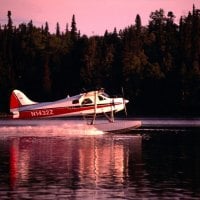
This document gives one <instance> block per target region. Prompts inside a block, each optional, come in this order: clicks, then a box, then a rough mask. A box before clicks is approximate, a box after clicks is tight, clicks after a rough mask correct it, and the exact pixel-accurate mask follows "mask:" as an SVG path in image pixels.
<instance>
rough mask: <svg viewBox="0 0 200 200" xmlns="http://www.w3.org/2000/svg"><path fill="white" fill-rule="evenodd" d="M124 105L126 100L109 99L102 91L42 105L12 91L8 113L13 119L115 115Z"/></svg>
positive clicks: (17, 91)
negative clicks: (112, 113) (111, 113)
mask: <svg viewBox="0 0 200 200" xmlns="http://www.w3.org/2000/svg"><path fill="white" fill-rule="evenodd" d="M126 103H128V100H126V99H124V98H110V97H109V96H108V95H107V94H106V93H105V92H104V91H103V90H96V91H90V92H85V93H81V94H79V95H75V96H71V97H66V98H64V99H61V100H58V101H54V102H43V103H38V102H34V101H32V100H30V99H29V98H28V97H27V96H26V95H25V94H24V93H22V92H21V91H19V90H13V92H12V94H11V97H10V112H11V114H12V118H15V119H30V118H50V117H70V116H84V115H93V114H95V115H96V114H101V113H109V112H114V113H116V112H119V111H121V110H123V109H125V104H126Z"/></svg>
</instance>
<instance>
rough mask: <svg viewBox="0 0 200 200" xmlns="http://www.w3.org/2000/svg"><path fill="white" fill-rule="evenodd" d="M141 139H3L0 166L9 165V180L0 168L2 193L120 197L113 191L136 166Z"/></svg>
mask: <svg viewBox="0 0 200 200" xmlns="http://www.w3.org/2000/svg"><path fill="white" fill-rule="evenodd" d="M141 142H142V137H141V136H140V135H137V136H130V137H127V138H126V137H116V136H114V135H109V136H98V137H97V136H96V137H89V136H88V137H74V138H73V137H70V138H34V137H21V138H11V139H5V140H2V141H1V143H2V144H3V145H1V151H2V152H3V154H4V155H7V154H8V153H9V156H4V155H2V154H1V166H4V169H5V168H7V167H8V168H9V180H8V179H7V176H8V174H7V172H6V171H5V170H3V169H2V170H1V172H2V173H1V175H0V178H1V180H3V183H4V184H3V186H2V185H1V194H2V192H3V191H7V192H8V193H10V194H14V196H15V197H20V198H23V197H25V196H26V195H28V196H31V197H37V198H38V197H41V195H44V194H45V195H50V196H52V195H53V196H55V195H61V196H62V197H69V196H71V195H72V196H76V197H77V198H79V195H80V198H81V197H82V195H86V197H87V196H88V197H90V196H91V195H95V197H99V198H101V199H102V198H103V197H104V196H105V195H108V196H110V195H112V196H113V195H114V196H115V195H116V196H118V195H119V196H124V195H125V193H124V192H122V191H118V190H120V189H122V188H123V187H124V186H125V185H126V182H127V179H128V177H129V173H131V172H132V171H138V170H141V166H142V165H140V164H141V162H142V159H141V156H142V155H141ZM129 165H131V168H132V167H133V169H130V168H129ZM134 168H135V169H134ZM111 188H112V190H110V189H111ZM72 191H73V194H71V193H72ZM102 191H104V192H102ZM105 191H107V192H109V194H106V193H105ZM115 191H116V194H115V193H113V192H115ZM121 192H122V193H121ZM77 195H78V196H77ZM102 195H104V196H102ZM53 196H52V197H53ZM114 196H113V197H114Z"/></svg>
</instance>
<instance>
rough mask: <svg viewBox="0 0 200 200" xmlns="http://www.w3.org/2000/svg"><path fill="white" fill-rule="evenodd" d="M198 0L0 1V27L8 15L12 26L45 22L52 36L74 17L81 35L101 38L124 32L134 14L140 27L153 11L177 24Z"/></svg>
mask: <svg viewBox="0 0 200 200" xmlns="http://www.w3.org/2000/svg"><path fill="white" fill-rule="evenodd" d="M193 4H195V6H196V8H198V9H200V0H17V1H16V0H0V24H2V25H3V24H5V23H7V11H8V10H10V11H11V12H12V19H13V23H14V25H18V24H20V23H23V22H24V23H28V22H29V21H30V20H33V24H34V25H35V26H39V27H40V26H41V25H42V24H43V25H44V24H45V22H46V21H47V22H48V24H49V28H50V31H51V32H55V29H56V23H57V22H59V24H60V29H61V31H64V30H65V28H66V24H67V23H68V24H69V28H70V25H71V20H72V15H73V14H75V17H76V23H77V29H78V30H80V32H81V34H86V35H94V34H95V35H103V34H104V32H105V30H106V29H107V30H108V31H113V29H114V28H115V27H116V28H117V30H120V29H123V28H125V27H127V26H129V25H131V24H134V23H135V17H136V15H137V14H139V15H140V16H141V19H142V25H146V24H148V20H149V15H150V13H151V12H152V11H155V10H159V9H160V8H163V9H164V11H165V14H167V13H168V11H173V12H174V14H175V15H176V22H177V23H178V21H179V19H180V16H183V15H187V14H188V11H191V10H192V6H193Z"/></svg>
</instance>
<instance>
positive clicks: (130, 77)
mask: <svg viewBox="0 0 200 200" xmlns="http://www.w3.org/2000/svg"><path fill="white" fill-rule="evenodd" d="M6 14H7V19H8V21H7V23H6V24H1V25H0V112H9V97H10V94H11V91H12V90H13V89H19V90H21V91H23V92H24V93H25V94H26V95H27V96H28V97H29V98H30V99H32V100H34V101H38V102H40V101H53V100H58V99H60V98H64V97H66V96H67V95H75V94H78V93H80V92H82V91H83V90H84V89H86V90H88V89H94V88H105V91H106V92H107V93H109V94H112V95H120V94H121V88H122V87H123V90H124V95H125V97H126V98H127V99H129V101H130V102H129V104H128V106H127V110H128V114H129V115H132V116H134V115H144V114H148V115H152V116H154V115H156V116H157V115H181V116H188V115H198V114H200V10H199V9H197V8H196V7H195V5H193V8H192V5H191V11H189V12H188V13H187V15H186V16H182V17H181V18H180V20H179V23H175V15H176V13H173V12H168V13H165V11H164V10H163V9H159V10H156V11H154V12H151V13H150V15H149V23H148V25H145V26H143V25H142V19H141V17H140V15H139V14H138V15H136V17H135V20H134V16H133V23H132V24H131V25H128V26H127V27H126V28H124V29H123V30H117V29H116V28H115V29H114V30H113V32H108V31H106V30H105V33H104V35H102V36H99V35H93V36H87V35H82V34H81V30H80V31H79V30H78V28H77V27H78V25H77V24H76V18H75V15H73V16H72V20H71V24H70V25H69V26H68V24H66V29H65V31H63V32H61V31H60V26H59V23H57V24H56V25H55V27H56V31H55V33H50V31H49V25H48V22H46V23H45V25H43V26H42V27H36V26H35V25H34V24H33V22H32V21H30V22H28V23H21V24H19V25H18V26H16V25H15V24H14V13H12V11H8V12H7V13H6ZM113 23H114V22H113Z"/></svg>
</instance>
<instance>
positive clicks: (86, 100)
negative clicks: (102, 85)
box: [82, 98, 93, 105]
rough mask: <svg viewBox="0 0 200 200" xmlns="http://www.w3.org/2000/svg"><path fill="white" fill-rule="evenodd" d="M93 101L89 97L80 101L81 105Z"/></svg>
mask: <svg viewBox="0 0 200 200" xmlns="http://www.w3.org/2000/svg"><path fill="white" fill-rule="evenodd" d="M91 103H93V102H92V100H91V99H89V98H87V99H84V100H83V102H82V105H85V104H91Z"/></svg>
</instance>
